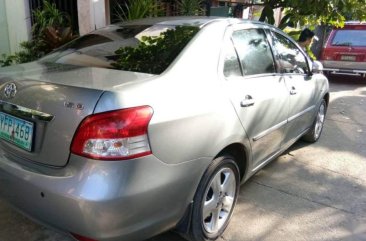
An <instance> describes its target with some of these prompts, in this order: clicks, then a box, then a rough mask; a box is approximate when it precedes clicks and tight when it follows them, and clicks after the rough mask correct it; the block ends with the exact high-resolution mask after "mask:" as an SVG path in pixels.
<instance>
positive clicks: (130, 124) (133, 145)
mask: <svg viewBox="0 0 366 241" xmlns="http://www.w3.org/2000/svg"><path fill="white" fill-rule="evenodd" d="M152 115H153V109H152V108H151V107H150V106H140V107H134V108H129V109H122V110H117V111H110V112H105V113H100V114H94V115H91V116H88V117H86V118H85V119H84V120H83V121H82V122H81V124H80V125H79V127H78V129H77V131H76V133H75V135H74V139H73V141H72V144H71V152H72V153H74V154H76V155H80V156H84V157H88V158H92V159H97V160H126V159H132V158H136V157H142V156H146V155H150V154H151V149H150V144H149V140H148V136H147V128H148V125H149V122H150V120H151V118H152Z"/></svg>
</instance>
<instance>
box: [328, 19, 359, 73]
mask: <svg viewBox="0 0 366 241" xmlns="http://www.w3.org/2000/svg"><path fill="white" fill-rule="evenodd" d="M321 62H322V64H323V66H324V73H325V74H348V75H360V76H363V77H366V23H346V24H345V26H344V27H343V28H334V29H333V30H332V31H331V33H330V35H329V38H328V40H327V42H326V44H325V46H324V48H323V52H322V55H321Z"/></svg>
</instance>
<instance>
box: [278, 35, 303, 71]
mask: <svg viewBox="0 0 366 241" xmlns="http://www.w3.org/2000/svg"><path fill="white" fill-rule="evenodd" d="M273 46H274V48H275V49H276V51H277V53H278V56H279V59H278V61H279V63H280V66H281V69H282V72H284V73H300V74H305V73H308V65H307V62H306V57H305V55H304V54H303V53H302V52H301V51H300V49H299V48H298V47H297V46H296V45H295V44H294V43H292V42H291V41H290V40H289V39H288V38H286V37H285V36H283V35H281V34H278V33H274V38H273Z"/></svg>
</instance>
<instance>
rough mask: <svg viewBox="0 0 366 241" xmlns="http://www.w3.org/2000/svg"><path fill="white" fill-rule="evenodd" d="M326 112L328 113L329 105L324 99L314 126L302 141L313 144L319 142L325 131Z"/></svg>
mask: <svg viewBox="0 0 366 241" xmlns="http://www.w3.org/2000/svg"><path fill="white" fill-rule="evenodd" d="M326 112H327V103H326V102H325V100H324V99H323V100H322V102H321V103H320V106H319V109H318V112H317V114H316V117H315V120H314V123H313V124H312V126H311V128H310V130H309V131H308V132H307V133H306V134H305V135H304V136H303V137H302V140H304V141H307V142H311V143H314V142H316V141H318V140H319V137H320V135H321V133H322V131H323V127H324V121H325V114H326Z"/></svg>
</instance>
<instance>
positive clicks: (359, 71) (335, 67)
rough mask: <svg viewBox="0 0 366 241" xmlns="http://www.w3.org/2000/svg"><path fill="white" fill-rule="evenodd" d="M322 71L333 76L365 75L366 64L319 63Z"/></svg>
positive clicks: (344, 62) (343, 62) (345, 62)
mask: <svg viewBox="0 0 366 241" xmlns="http://www.w3.org/2000/svg"><path fill="white" fill-rule="evenodd" d="M321 63H322V64H323V71H325V72H329V73H333V74H349V75H365V74H366V62H348V61H321Z"/></svg>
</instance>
